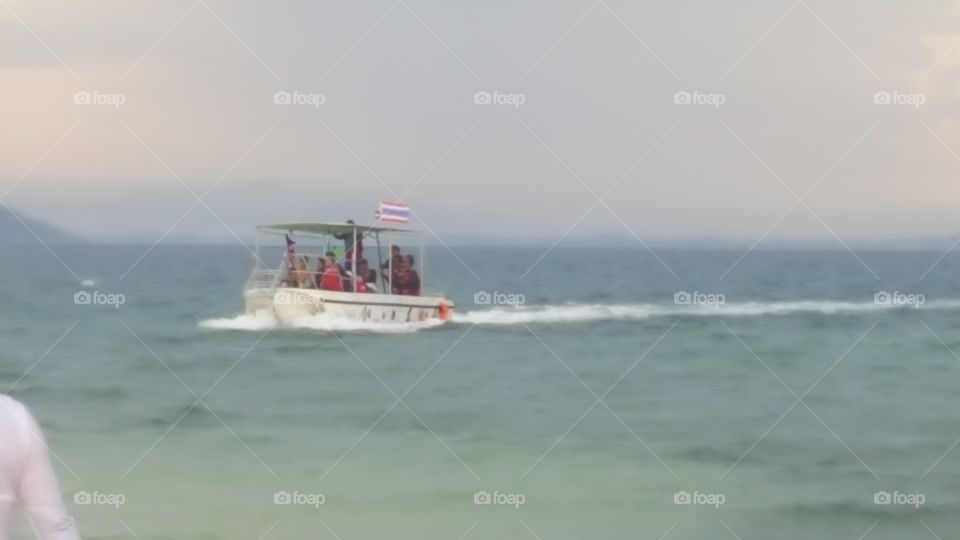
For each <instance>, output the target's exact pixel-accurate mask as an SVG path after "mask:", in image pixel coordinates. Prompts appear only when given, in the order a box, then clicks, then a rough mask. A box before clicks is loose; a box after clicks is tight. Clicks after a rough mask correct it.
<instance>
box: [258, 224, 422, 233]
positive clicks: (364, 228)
mask: <svg viewBox="0 0 960 540" xmlns="http://www.w3.org/2000/svg"><path fill="white" fill-rule="evenodd" d="M257 229H258V230H260V231H262V232H271V233H277V234H284V233H288V232H295V233H302V234H314V235H332V234H348V233H352V232H353V230H354V229H356V230H357V232H359V233H364V234H366V233H380V232H391V233H399V234H406V235H419V234H420V232H419V231H414V230H410V229H402V228H400V227H386V226H382V225H359V224H352V223H318V222H298V223H279V224H276V225H261V226H259V227H257Z"/></svg>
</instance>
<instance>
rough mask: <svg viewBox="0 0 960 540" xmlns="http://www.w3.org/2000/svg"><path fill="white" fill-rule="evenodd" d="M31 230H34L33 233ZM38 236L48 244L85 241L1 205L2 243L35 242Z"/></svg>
mask: <svg viewBox="0 0 960 540" xmlns="http://www.w3.org/2000/svg"><path fill="white" fill-rule="evenodd" d="M18 217H19V219H17V218H18ZM21 221H22V223H21ZM24 224H26V226H24ZM30 231H33V234H31V232H30ZM34 234H36V236H34ZM37 237H40V239H41V240H43V241H44V242H46V243H48V244H75V243H78V242H84V241H85V240H83V239H82V238H80V237H78V236H75V235H72V234H70V233H67V232H64V231H62V230H60V229H58V228H56V227H54V226H53V225H49V224H47V223H44V222H42V221H38V220H36V219H31V218H28V217H25V216H23V215H21V214H14V212H13V210H8V209H6V208H2V207H0V244H34V243H36V242H37Z"/></svg>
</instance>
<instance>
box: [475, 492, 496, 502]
mask: <svg viewBox="0 0 960 540" xmlns="http://www.w3.org/2000/svg"><path fill="white" fill-rule="evenodd" d="M492 502H493V497H492V496H491V495H490V492H489V491H478V492H476V493H474V494H473V504H490V503H492Z"/></svg>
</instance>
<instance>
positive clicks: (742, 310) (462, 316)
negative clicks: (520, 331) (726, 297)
mask: <svg viewBox="0 0 960 540" xmlns="http://www.w3.org/2000/svg"><path fill="white" fill-rule="evenodd" d="M931 309H937V310H950V309H960V300H939V301H935V302H927V303H924V304H920V305H894V304H878V303H874V302H838V301H831V300H803V301H794V302H741V303H724V304H716V305H705V304H701V305H674V304H653V303H649V304H642V303H641V304H565V305H542V306H519V307H517V308H493V309H483V310H474V311H466V312H461V313H458V312H455V313H454V316H453V320H454V322H458V323H466V324H481V325H511V324H525V323H540V324H550V323H577V322H588V321H603V320H631V319H650V318H653V317H757V316H762V315H790V314H796V313H820V314H824V315H843V314H857V313H872V312H887V311H896V310H920V311H923V310H931Z"/></svg>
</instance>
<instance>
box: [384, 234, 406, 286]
mask: <svg viewBox="0 0 960 540" xmlns="http://www.w3.org/2000/svg"><path fill="white" fill-rule="evenodd" d="M402 266H403V254H402V253H400V246H396V245H394V246H390V260H388V261H387V262H384V263H381V264H380V271H381V273H382V274H383V278H384V280H386V281H387V284H388V285H390V288H391V289H393V288H395V287H394V286H393V285H392V283H393V282H394V280H395V279H396V277H397V276H398V275H399V274H400V268H401V267H402ZM391 267H392V268H391ZM388 272H389V273H390V274H389V275H388ZM394 294H399V293H394Z"/></svg>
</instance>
